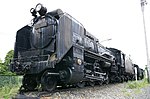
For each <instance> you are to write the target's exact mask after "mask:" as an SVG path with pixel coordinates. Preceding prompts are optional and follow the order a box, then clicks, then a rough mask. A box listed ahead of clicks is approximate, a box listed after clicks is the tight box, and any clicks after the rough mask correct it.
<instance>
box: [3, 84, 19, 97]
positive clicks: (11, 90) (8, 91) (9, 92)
mask: <svg viewBox="0 0 150 99" xmlns="http://www.w3.org/2000/svg"><path fill="white" fill-rule="evenodd" d="M19 87H20V86H19V85H8V86H4V87H2V88H0V99H10V98H11V97H13V96H14V95H16V94H17V92H18V89H19Z"/></svg>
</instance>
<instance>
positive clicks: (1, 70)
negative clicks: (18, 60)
mask: <svg viewBox="0 0 150 99" xmlns="http://www.w3.org/2000/svg"><path fill="white" fill-rule="evenodd" d="M13 55H14V51H13V50H10V51H9V52H8V53H7V54H6V57H5V61H4V63H3V62H2V60H0V75H14V74H13V73H11V72H10V71H9V68H8V67H9V64H10V61H11V59H12V58H13Z"/></svg>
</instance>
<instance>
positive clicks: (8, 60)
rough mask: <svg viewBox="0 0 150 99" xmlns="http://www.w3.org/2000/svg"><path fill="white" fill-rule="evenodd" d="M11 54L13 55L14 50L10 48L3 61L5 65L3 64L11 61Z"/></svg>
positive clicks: (6, 64)
mask: <svg viewBox="0 0 150 99" xmlns="http://www.w3.org/2000/svg"><path fill="white" fill-rule="evenodd" d="M13 56H14V51H13V50H10V51H9V52H8V53H7V54H6V57H5V62H4V65H5V66H8V65H9V64H10V61H11V59H13Z"/></svg>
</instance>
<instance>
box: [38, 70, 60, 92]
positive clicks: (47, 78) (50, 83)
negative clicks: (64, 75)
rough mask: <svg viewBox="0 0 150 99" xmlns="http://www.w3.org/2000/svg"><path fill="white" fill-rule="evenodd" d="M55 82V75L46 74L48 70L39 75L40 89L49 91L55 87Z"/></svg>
mask: <svg viewBox="0 0 150 99" xmlns="http://www.w3.org/2000/svg"><path fill="white" fill-rule="evenodd" d="M56 84H57V81H56V77H55V76H52V75H48V71H46V72H44V74H43V76H42V77H41V85H42V89H43V90H45V91H49V92H51V91H53V90H54V89H55V88H56Z"/></svg>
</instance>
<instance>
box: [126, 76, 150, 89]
mask: <svg viewBox="0 0 150 99" xmlns="http://www.w3.org/2000/svg"><path fill="white" fill-rule="evenodd" d="M146 86H149V84H148V82H147V79H146V78H145V79H144V80H142V81H130V82H128V83H127V88H128V89H135V88H143V87H146Z"/></svg>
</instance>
